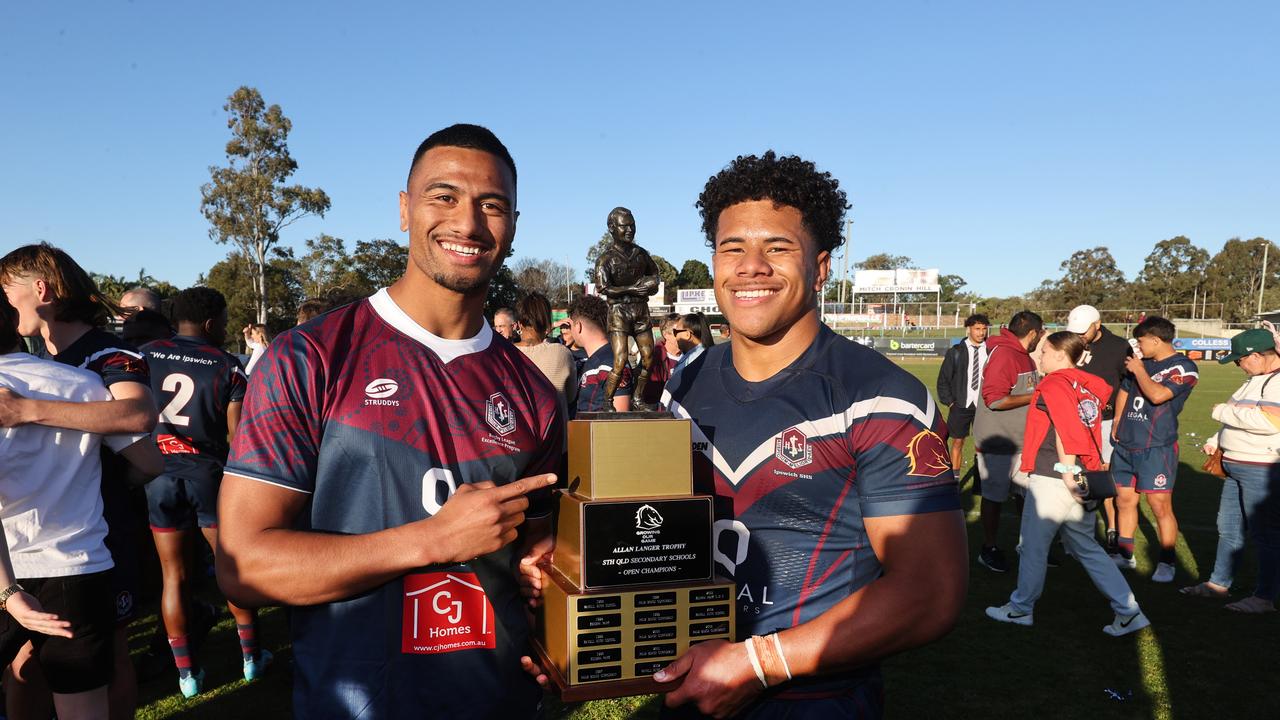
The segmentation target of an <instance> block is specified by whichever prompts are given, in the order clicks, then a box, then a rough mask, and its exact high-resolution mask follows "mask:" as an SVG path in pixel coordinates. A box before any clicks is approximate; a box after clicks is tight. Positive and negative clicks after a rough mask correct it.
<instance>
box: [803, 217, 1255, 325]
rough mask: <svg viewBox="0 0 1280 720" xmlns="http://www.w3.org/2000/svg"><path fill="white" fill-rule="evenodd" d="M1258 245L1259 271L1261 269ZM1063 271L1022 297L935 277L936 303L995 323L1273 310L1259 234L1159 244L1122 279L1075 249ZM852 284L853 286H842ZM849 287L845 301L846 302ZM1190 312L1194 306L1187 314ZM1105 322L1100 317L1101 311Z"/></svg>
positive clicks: (874, 258) (922, 297)
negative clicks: (1039, 315) (1210, 243)
mask: <svg viewBox="0 0 1280 720" xmlns="http://www.w3.org/2000/svg"><path fill="white" fill-rule="evenodd" d="M1264 248H1269V250H1267V251H1266V253H1265V255H1266V264H1267V266H1266V268H1265V271H1264V268H1263V267H1262V263H1263V256H1264V252H1263V251H1264ZM854 267H856V268H858V269H862V270H897V269H911V268H915V267H917V266H916V265H915V264H913V261H912V260H911V258H910V257H907V256H905V255H891V254H887V253H879V254H876V255H871V256H869V257H867V258H866V259H865V260H863V261H862V262H860V263H856V264H855V265H854ZM1058 269H1059V271H1060V272H1061V273H1062V274H1061V275H1060V276H1059V277H1057V278H1049V279H1046V280H1044V281H1042V282H1041V283H1040V285H1039V286H1038V287H1036V288H1035V289H1033V290H1031V291H1030V292H1028V293H1026V294H1024V295H1015V296H1011V297H996V296H983V295H980V294H978V293H975V292H970V291H966V290H965V288H966V287H967V284H966V283H965V280H964V278H962V277H960V276H959V275H943V276H940V277H939V278H938V281H939V285H940V286H941V298H940V299H941V301H942V302H944V303H952V302H970V303H974V304H975V305H976V306H977V308H978V309H979V311H983V312H986V313H987V314H989V315H991V316H992V319H993V320H996V321H998V319H999V318H1004V317H1008V316H1010V315H1012V314H1013V313H1014V312H1016V311H1018V310H1020V309H1023V308H1028V307H1030V308H1036V309H1042V310H1045V311H1060V312H1061V313H1062V314H1063V317H1062V318H1045V319H1046V320H1049V321H1051V322H1054V321H1062V320H1065V314H1066V312H1067V311H1069V310H1070V309H1071V308H1073V307H1075V306H1076V305H1083V304H1087V305H1093V306H1095V307H1097V308H1098V309H1100V310H1104V311H1105V310H1116V311H1119V310H1133V311H1145V312H1146V313H1148V314H1160V315H1164V316H1168V317H1174V318H1191V317H1204V316H1205V314H1206V313H1207V314H1208V316H1209V317H1212V318H1217V317H1218V316H1219V315H1221V317H1222V319H1223V320H1224V321H1225V322H1229V323H1241V322H1248V321H1249V320H1250V319H1252V318H1253V316H1254V315H1255V314H1256V313H1257V310H1258V294H1259V290H1260V289H1261V290H1263V292H1264V295H1263V298H1262V301H1263V302H1262V305H1263V309H1264V310H1270V309H1275V308H1277V307H1280V248H1277V246H1276V244H1275V243H1273V242H1271V241H1270V240H1267V239H1265V238H1261V237H1255V238H1252V239H1250V240H1242V239H1240V238H1231V239H1230V240H1228V241H1227V242H1226V244H1225V245H1223V247H1222V249H1221V250H1219V251H1218V252H1217V254H1214V255H1210V254H1209V251H1207V250H1205V249H1204V248H1202V247H1199V246H1197V245H1196V244H1195V243H1193V242H1192V241H1191V240H1190V239H1189V238H1187V237H1185V236H1183V235H1179V236H1177V237H1173V238H1169V239H1167V240H1161V241H1159V242H1157V243H1156V244H1155V246H1154V247H1153V248H1152V249H1151V252H1150V253H1149V254H1148V255H1147V258H1146V260H1145V261H1144V263H1143V266H1142V270H1140V271H1139V272H1138V274H1137V276H1136V277H1134V278H1133V279H1132V280H1129V279H1127V278H1126V277H1125V274H1124V272H1123V271H1122V270H1120V268H1119V267H1118V266H1117V265H1116V261H1115V258H1114V257H1112V255H1111V251H1110V250H1109V249H1108V248H1106V247H1105V246H1099V247H1093V248H1088V249H1086V250H1077V251H1076V252H1073V253H1072V254H1071V255H1070V256H1069V257H1068V258H1067V259H1066V260H1063V261H1062V264H1061V265H1059V266H1058ZM839 282H840V281H839V279H838V278H835V277H833V278H831V280H830V281H829V282H828V283H827V287H826V289H825V292H824V296H825V298H826V300H827V302H833V301H835V300H836V298H837V297H838V296H839ZM846 282H847V283H848V285H849V286H852V281H851V280H849V281H846ZM849 291H850V287H846V288H845V293H844V297H845V298H846V299H847V298H849V297H850V292H849ZM859 297H860V298H863V297H865V298H866V299H867V301H869V302H889V300H890V296H885V297H881V296H879V295H866V296H859ZM898 300H899V302H902V303H908V304H909V303H917V302H919V303H926V302H932V301H933V300H934V296H933V294H932V293H929V294H903V295H900V296H899V297H898ZM1193 307H1194V308H1198V309H1195V310H1193ZM1104 317H1105V313H1104Z"/></svg>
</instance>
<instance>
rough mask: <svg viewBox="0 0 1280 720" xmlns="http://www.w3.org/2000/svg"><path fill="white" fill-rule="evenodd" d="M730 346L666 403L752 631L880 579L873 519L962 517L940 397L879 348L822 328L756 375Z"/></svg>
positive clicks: (799, 618)
mask: <svg viewBox="0 0 1280 720" xmlns="http://www.w3.org/2000/svg"><path fill="white" fill-rule="evenodd" d="M733 346H734V343H727V344H721V345H716V346H715V347H712V348H710V349H708V350H707V351H706V352H704V353H703V354H702V356H701V357H699V358H697V359H696V360H694V362H693V363H692V364H690V365H688V366H686V367H684V368H682V369H681V370H680V371H679V372H677V373H676V374H675V375H674V376H673V377H672V378H671V380H669V381H668V382H667V390H666V392H665V393H664V396H663V400H664V402H663V404H664V405H665V406H666V407H667V408H668V409H669V410H671V411H672V413H673V414H674V415H675V416H676V417H680V418H689V419H691V420H692V421H693V450H694V453H693V454H694V488H695V491H696V492H700V493H707V494H712V495H714V497H715V532H716V537H715V544H714V553H713V554H714V558H715V561H716V564H717V570H718V571H719V572H721V573H723V574H725V575H727V576H728V577H730V578H732V579H733V580H734V581H736V583H737V601H738V627H737V632H738V634H739V636H741V637H747V636H750V635H764V634H767V633H770V632H774V631H777V630H782V629H785V628H789V627H792V626H795V625H799V624H801V623H803V622H806V621H808V620H811V619H813V618H814V617H816V616H818V615H819V614H821V613H823V612H825V611H827V610H829V609H831V608H832V607H833V606H835V605H836V603H838V602H840V601H841V600H843V599H844V598H846V597H848V596H849V595H851V594H853V593H854V592H856V591H857V590H859V589H861V588H862V587H864V586H866V585H867V584H869V583H871V582H873V581H875V579H876V578H877V577H879V576H880V572H881V567H880V562H879V560H878V559H877V557H876V554H875V551H874V550H873V549H872V548H871V544H870V542H869V540H868V536H867V532H866V528H865V525H864V518H868V517H884V516H893V515H911V514H920V513H930V512H939V511H955V510H958V509H959V508H960V496H959V492H958V490H957V487H956V482H955V478H954V476H953V474H952V471H951V465H950V461H949V459H948V452H947V447H946V442H945V433H946V425H945V423H944V422H943V419H942V417H941V415H940V413H939V412H938V409H937V406H936V405H935V404H934V401H933V398H932V397H931V396H930V395H929V393H928V391H927V390H926V389H925V387H924V386H923V385H922V384H921V383H920V381H919V380H916V379H915V378H914V377H912V376H911V375H910V374H908V373H907V372H906V371H905V370H902V369H901V368H899V367H897V366H896V365H894V364H893V363H892V362H891V361H889V360H888V359H886V358H885V357H884V356H882V355H880V354H879V353H877V352H875V351H874V350H871V349H870V348H866V347H863V346H862V345H859V344H857V343H855V342H850V341H849V340H847V339H845V338H842V337H840V336H838V335H836V334H835V333H833V332H831V330H829V329H828V328H826V327H825V326H823V327H822V328H821V330H820V332H819V333H818V336H817V337H816V338H815V339H814V341H813V343H812V344H811V345H810V347H809V348H808V349H807V350H806V351H805V352H804V354H802V355H801V356H800V357H799V358H797V359H796V360H795V361H794V362H793V363H792V364H791V365H790V366H788V367H787V368H785V369H783V370H782V371H780V372H778V373H777V374H776V375H774V376H773V377H771V378H769V379H768V380H765V381H762V382H748V381H746V380H744V379H743V378H742V377H741V376H740V375H738V373H737V371H736V370H735V369H734V367H733V354H732V353H733ZM921 592H927V589H923V588H922V590H921ZM875 673H878V670H877V669H876V668H874V667H873V668H865V669H863V670H859V671H857V672H854V673H850V674H848V675H846V676H844V677H843V678H842V679H834V680H835V682H836V684H837V685H843V686H844V687H848V686H850V685H853V686H858V685H861V684H863V683H867V682H870V677H871V676H872V675H874V674H875ZM828 680H832V679H828ZM820 684H821V683H820Z"/></svg>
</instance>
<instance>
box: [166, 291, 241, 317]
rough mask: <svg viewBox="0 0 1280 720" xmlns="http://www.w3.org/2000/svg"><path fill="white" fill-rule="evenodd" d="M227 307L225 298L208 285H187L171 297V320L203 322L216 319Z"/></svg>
mask: <svg viewBox="0 0 1280 720" xmlns="http://www.w3.org/2000/svg"><path fill="white" fill-rule="evenodd" d="M226 309H227V299H226V298H224V297H223V296H222V293H220V292H218V291H217V290H214V289H213V288H210V287H204V286H203V285H197V286H195V287H189V288H187V289H186V290H183V291H182V292H180V293H178V294H177V296H175V297H174V298H173V311H172V312H173V321H174V322H193V323H197V324H199V323H203V322H205V321H206V320H216V319H217V318H218V316H219V315H221V314H222V311H223V310H226Z"/></svg>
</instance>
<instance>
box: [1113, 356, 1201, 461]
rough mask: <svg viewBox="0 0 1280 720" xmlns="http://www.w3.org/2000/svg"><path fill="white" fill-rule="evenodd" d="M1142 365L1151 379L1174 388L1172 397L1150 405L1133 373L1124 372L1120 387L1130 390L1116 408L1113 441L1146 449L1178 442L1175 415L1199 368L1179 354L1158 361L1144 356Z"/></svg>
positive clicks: (1125, 446) (1130, 446)
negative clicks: (1118, 422)
mask: <svg viewBox="0 0 1280 720" xmlns="http://www.w3.org/2000/svg"><path fill="white" fill-rule="evenodd" d="M1142 366H1143V367H1145V368H1146V369H1147V374H1148V375H1150V376H1151V379H1152V380H1154V381H1156V382H1157V383H1159V384H1160V385H1163V386H1164V387H1167V388H1169V390H1171V391H1173V397H1172V398H1170V399H1169V400H1168V401H1166V402H1163V403H1160V404H1159V405H1153V404H1152V403H1151V402H1150V401H1149V400H1147V398H1146V397H1145V396H1143V394H1142V389H1141V388H1139V387H1138V381H1137V380H1135V379H1134V378H1133V376H1132V375H1125V377H1124V380H1122V381H1120V389H1121V390H1124V391H1126V392H1128V393H1129V399H1128V400H1126V401H1125V406H1124V407H1123V408H1117V410H1116V412H1117V413H1118V414H1121V418H1120V428H1119V429H1118V430H1116V444H1117V445H1119V446H1120V447H1123V448H1125V449H1126V450H1146V449H1148V448H1153V447H1165V446H1168V445H1173V444H1174V443H1176V442H1178V414H1179V413H1181V412H1182V406H1183V405H1185V404H1186V402H1187V397H1188V396H1190V395H1191V389H1192V388H1194V387H1195V386H1196V383H1197V382H1199V380H1200V372H1199V368H1198V367H1196V364H1195V363H1194V362H1193V361H1191V360H1189V359H1188V358H1187V356H1186V355H1182V354H1175V355H1173V356H1171V357H1167V358H1165V359H1164V360H1159V361H1157V360H1152V359H1150V358H1144V359H1143V361H1142Z"/></svg>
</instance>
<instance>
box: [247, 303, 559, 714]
mask: <svg viewBox="0 0 1280 720" xmlns="http://www.w3.org/2000/svg"><path fill="white" fill-rule="evenodd" d="M563 427H564V419H563V418H562V417H561V416H560V411H559V410H558V405H557V402H556V395H555V390H554V389H553V388H552V387H551V384H550V383H549V382H548V381H547V379H546V378H545V377H544V376H543V375H542V373H541V372H540V371H539V370H538V369H537V367H536V366H535V365H534V364H533V363H532V362H531V361H530V360H529V359H528V358H526V357H525V356H524V354H523V353H521V352H520V351H519V350H517V349H516V348H515V347H514V346H513V345H511V344H510V343H509V342H507V341H506V340H504V339H502V338H501V337H499V336H497V335H496V334H494V333H493V331H492V330H491V329H490V328H489V326H488V324H485V325H484V326H483V327H482V328H481V331H480V333H479V334H478V335H477V336H476V337H474V338H471V339H467V340H445V339H442V338H439V337H436V336H434V335H432V334H431V333H429V332H427V331H426V330H424V329H423V328H422V327H421V326H419V325H418V324H417V323H415V322H414V321H413V320H412V319H411V318H410V317H409V316H408V315H406V314H405V313H404V311H402V310H401V309H400V308H399V307H398V306H397V305H396V304H395V302H394V301H392V299H391V297H390V296H389V295H388V294H387V292H386V290H382V291H379V292H378V293H377V294H375V295H374V296H373V297H371V298H369V299H367V300H362V301H360V302H356V303H353V304H351V305H348V306H346V307H342V308H339V309H337V310H333V311H331V312H329V313H326V314H324V315H321V316H320V317H318V318H315V319H313V320H311V321H310V322H308V323H306V324H304V325H301V326H299V327H297V328H295V329H293V330H290V331H288V332H285V333H282V334H281V335H279V336H277V337H276V339H275V340H274V341H273V342H272V343H271V347H270V349H268V351H267V353H266V355H265V356H263V358H262V360H261V361H260V362H259V363H258V365H257V366H256V367H255V368H254V372H253V376H252V377H251V379H250V381H249V391H248V395H247V396H246V398H245V404H244V411H243V418H242V420H241V423H240V427H239V428H238V431H237V433H236V437H235V439H234V441H233V442H232V447H231V458H230V460H229V462H228V464H227V468H226V473H227V474H231V475H239V476H241V477H244V478H249V479H252V480H257V481H260V482H264V483H270V484H273V485H278V486H280V487H283V488H288V489H289V490H292V491H296V492H300V493H306V494H308V495H309V496H310V502H309V503H308V505H307V506H306V508H305V510H304V511H303V513H302V515H301V516H300V518H299V526H300V528H301V529H309V530H316V531H321V532H337V533H370V532H375V531H378V530H383V529H386V528H390V527H397V526H400V525H403V524H405V523H409V522H413V521H416V520H421V519H423V518H426V517H429V516H431V515H432V514H434V513H435V512H437V511H438V510H439V509H440V507H441V506H442V504H443V503H444V502H445V501H446V500H447V499H448V498H449V496H450V495H451V494H452V493H453V491H454V490H455V489H456V488H457V487H458V486H459V485H460V484H462V483H474V482H479V481H483V480H492V481H494V482H495V483H497V484H499V485H502V484H506V483H509V482H512V481H514V480H517V479H519V478H522V477H527V476H530V475H536V474H539V473H546V472H554V471H557V470H558V469H559V467H560V464H561V455H562V449H563V447H564V429H563ZM530 499H531V502H532V506H531V507H530V510H529V512H528V513H527V515H528V516H530V517H537V516H539V515H545V514H547V513H549V512H550V499H551V497H550V491H549V490H540V491H537V492H536V493H534V494H532V495H531V498H530ZM517 562H518V558H517V557H516V552H515V547H514V545H508V546H507V547H505V548H503V549H502V550H499V551H497V552H495V553H491V554H489V555H485V556H483V557H481V558H479V559H477V560H474V561H472V562H470V563H465V564H461V565H452V566H432V567H424V568H419V569H417V570H415V571H413V572H410V573H408V574H406V575H405V576H403V577H400V578H397V579H395V580H393V581H391V582H388V583H386V584H385V585H382V586H381V587H378V588H375V589H373V590H371V591H368V592H366V593H364V594H361V595H359V596H356V597H352V598H349V599H347V600H342V601H339V602H333V603H328V604H325V605H317V606H310V607H300V608H295V609H294V612H293V615H292V634H293V648H294V663H295V666H296V670H295V672H294V692H293V702H294V707H293V712H294V715H295V716H297V717H305V718H316V717H325V718H327V717H342V718H356V717H358V718H370V719H382V718H401V717H403V718H419V717H475V718H489V717H493V718H506V717H527V716H529V715H531V714H532V712H533V711H534V708H535V707H536V705H537V703H538V701H539V699H540V698H541V694H542V693H541V691H540V690H539V688H538V687H537V685H536V683H534V682H533V680H532V679H531V678H529V677H528V676H527V675H526V674H525V673H524V672H523V671H522V670H521V669H520V662H519V658H520V656H521V655H522V654H527V653H528V650H529V646H528V636H529V626H528V621H527V619H526V615H525V610H524V607H523V604H522V602H521V598H520V593H519V589H518V586H517V584H516V575H515V573H516V563H517Z"/></svg>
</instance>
